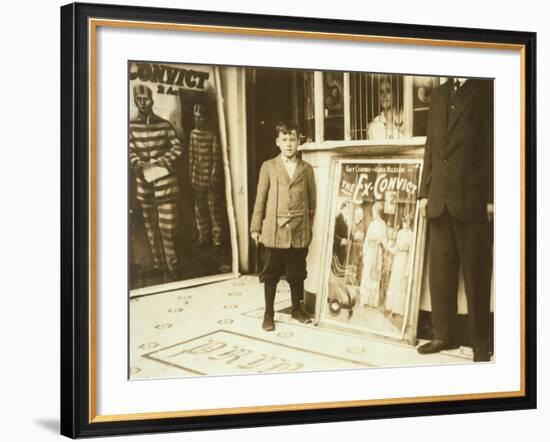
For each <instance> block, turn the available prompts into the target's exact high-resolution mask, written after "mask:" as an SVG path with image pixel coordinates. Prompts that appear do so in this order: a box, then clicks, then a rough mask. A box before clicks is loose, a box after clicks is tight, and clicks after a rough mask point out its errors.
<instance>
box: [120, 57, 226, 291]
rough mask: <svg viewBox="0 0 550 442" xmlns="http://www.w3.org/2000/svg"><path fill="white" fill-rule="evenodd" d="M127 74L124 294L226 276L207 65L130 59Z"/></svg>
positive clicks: (211, 71)
mask: <svg viewBox="0 0 550 442" xmlns="http://www.w3.org/2000/svg"><path fill="white" fill-rule="evenodd" d="M128 76H129V103H128V106H129V115H128V118H129V133H128V141H129V143H128V144H129V149H128V153H129V157H128V159H129V162H128V164H129V171H130V183H129V184H130V204H129V209H130V210H129V212H130V214H129V218H130V219H129V226H130V250H129V256H130V281H129V282H130V289H131V296H139V295H144V294H150V293H156V292H160V291H166V290H168V289H173V288H179V287H186V286H190V285H197V284H202V283H206V282H212V281H215V280H220V279H223V278H224V277H231V276H234V275H235V274H236V265H237V263H236V253H235V252H236V242H235V233H234V228H232V227H233V225H234V219H233V210H232V207H231V199H230V180H229V165H228V160H227V148H226V146H225V145H224V141H225V140H224V137H223V135H224V133H223V130H225V128H224V127H222V126H223V125H222V124H221V123H222V122H223V121H224V120H223V118H224V115H223V112H222V113H221V114H220V113H219V112H218V109H219V106H218V96H219V93H220V91H219V87H220V86H219V82H217V81H216V70H215V68H214V67H213V66H202V65H201V66H198V65H197V66H195V65H188V64H176V63H157V62H145V61H131V62H129V65H128Z"/></svg>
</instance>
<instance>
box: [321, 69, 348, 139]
mask: <svg viewBox="0 0 550 442" xmlns="http://www.w3.org/2000/svg"><path fill="white" fill-rule="evenodd" d="M323 101H324V103H323V105H324V116H325V136H324V138H325V140H343V139H344V74H343V73H342V72H323Z"/></svg>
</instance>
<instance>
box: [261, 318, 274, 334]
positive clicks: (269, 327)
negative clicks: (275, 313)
mask: <svg viewBox="0 0 550 442" xmlns="http://www.w3.org/2000/svg"><path fill="white" fill-rule="evenodd" d="M262 328H263V329H264V330H265V331H273V330H275V322H274V321H273V318H272V317H271V316H267V315H265V316H264V322H262Z"/></svg>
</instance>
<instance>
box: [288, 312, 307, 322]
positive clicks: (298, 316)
mask: <svg viewBox="0 0 550 442" xmlns="http://www.w3.org/2000/svg"><path fill="white" fill-rule="evenodd" d="M290 316H291V317H292V319H296V320H297V321H300V322H301V323H302V324H307V323H308V322H311V318H310V317H309V316H308V315H306V314H305V313H304V312H303V311H302V310H301V309H295V310H294V309H293V310H292V313H291V315H290Z"/></svg>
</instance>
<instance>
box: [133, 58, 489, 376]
mask: <svg viewBox="0 0 550 442" xmlns="http://www.w3.org/2000/svg"><path fill="white" fill-rule="evenodd" d="M493 89H494V80H493V79H492V78H477V77H476V78H459V77H452V76H445V77H441V76H433V75H430V74H429V73H426V74H425V75H414V76H413V75H407V74H402V73H399V72H392V73H387V72H348V71H346V72H344V71H329V70H314V69H312V70H303V69H294V68H293V69H290V68H267V67H253V66H225V65H223V66H222V65H220V66H218V65H204V64H193V63H187V62H186V60H170V61H158V60H131V61H129V62H128V162H127V164H128V171H129V172H128V180H129V182H128V188H129V192H128V235H129V238H128V248H129V250H128V257H129V258H128V260H129V271H128V279H129V281H128V287H129V298H128V302H129V308H128V311H129V318H128V321H129V336H128V347H129V358H128V363H129V365H128V377H129V379H130V380H143V379H162V378H186V377H194V376H220V375H253V374H265V373H285V372H286V373H288V372H300V371H302V372H308V371H309V372H313V371H323V370H349V369H368V368H382V367H384V368H386V367H387V368H389V367H392V368H400V367H401V369H403V370H406V367H411V366H434V365H436V366H437V365H453V364H472V363H476V364H482V363H484V364H491V363H492V362H494V361H495V358H496V357H497V356H498V355H496V354H495V352H494V339H495V336H494V326H493V324H494V321H495V315H496V314H497V312H495V308H494V306H495V301H494V299H495V294H494V293H493V283H492V281H493V272H492V260H493V222H494V202H493V157H494V150H495V149H494V122H493V114H494V111H493V108H494V99H493Z"/></svg>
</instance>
